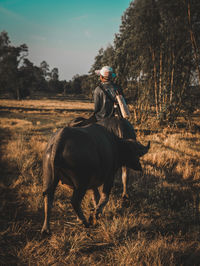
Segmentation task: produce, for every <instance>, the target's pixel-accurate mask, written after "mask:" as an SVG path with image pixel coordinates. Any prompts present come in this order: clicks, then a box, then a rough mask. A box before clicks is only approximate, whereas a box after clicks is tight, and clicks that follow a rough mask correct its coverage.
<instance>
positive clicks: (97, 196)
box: [89, 188, 100, 225]
mask: <svg viewBox="0 0 200 266" xmlns="http://www.w3.org/2000/svg"><path fill="white" fill-rule="evenodd" d="M99 200H100V194H99V190H98V188H94V189H93V193H92V202H93V205H94V209H92V212H91V215H90V218H89V222H90V224H93V225H95V224H96V209H97V206H98V203H99Z"/></svg>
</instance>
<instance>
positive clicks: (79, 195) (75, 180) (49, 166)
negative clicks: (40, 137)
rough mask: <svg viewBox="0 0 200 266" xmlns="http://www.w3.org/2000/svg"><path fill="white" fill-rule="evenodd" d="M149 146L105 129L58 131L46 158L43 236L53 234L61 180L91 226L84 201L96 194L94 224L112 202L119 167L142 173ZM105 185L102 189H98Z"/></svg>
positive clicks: (72, 200)
mask: <svg viewBox="0 0 200 266" xmlns="http://www.w3.org/2000/svg"><path fill="white" fill-rule="evenodd" d="M149 146H150V143H148V145H147V146H143V145H142V144H140V143H138V142H136V141H135V140H124V139H120V138H119V137H117V136H116V135H115V134H114V133H112V132H110V131H108V130H107V129H106V128H105V127H104V126H102V125H99V124H92V125H89V126H86V127H81V128H73V127H65V128H63V129H60V130H58V131H57V133H56V134H54V135H53V136H52V137H51V139H50V141H49V142H48V144H47V148H46V150H45V153H44V158H43V195H44V210H45V220H44V224H43V228H42V231H41V232H42V233H44V232H46V233H48V232H49V229H50V228H49V219H50V212H51V207H52V203H53V197H54V192H55V189H56V186H57V184H58V182H59V180H61V181H62V183H64V184H66V185H68V186H69V187H70V188H72V189H73V195H72V198H71V203H72V206H73V208H74V210H75V212H76V214H77V216H78V218H79V219H80V220H81V222H82V223H83V224H84V225H85V226H86V227H87V226H89V222H88V221H87V220H86V218H85V216H84V214H83V212H82V209H81V201H82V199H83V197H84V195H85V193H86V191H87V190H88V189H91V190H92V191H93V198H94V202H95V210H94V212H93V214H92V215H91V219H89V220H90V221H91V223H92V222H95V219H96V218H97V217H98V215H99V214H100V213H101V212H102V208H103V207H104V206H105V205H106V203H107V202H108V197H109V194H110V191H111V188H112V186H113V181H114V176H115V173H116V171H117V169H118V168H120V167H122V166H126V167H129V168H132V169H135V170H141V164H140V161H139V157H140V156H143V155H144V154H146V153H147V152H148V150H149ZM100 186H101V188H102V189H101V190H99V191H98V188H99V187H100Z"/></svg>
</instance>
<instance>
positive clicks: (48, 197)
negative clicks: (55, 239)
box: [41, 185, 56, 234]
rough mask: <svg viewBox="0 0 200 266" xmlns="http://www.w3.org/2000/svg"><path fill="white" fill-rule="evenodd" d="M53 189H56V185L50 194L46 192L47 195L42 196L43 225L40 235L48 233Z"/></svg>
mask: <svg viewBox="0 0 200 266" xmlns="http://www.w3.org/2000/svg"><path fill="white" fill-rule="evenodd" d="M55 189H56V185H55V187H54V188H53V189H52V190H51V191H50V192H47V194H46V195H45V196H44V224H43V227H42V230H41V233H42V234H43V233H47V234H49V233H50V225H49V221H50V215H51V209H52V205H53V199H54V193H55Z"/></svg>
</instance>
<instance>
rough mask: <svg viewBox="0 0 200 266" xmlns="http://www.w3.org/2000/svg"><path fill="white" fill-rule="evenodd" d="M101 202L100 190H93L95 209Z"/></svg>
mask: <svg viewBox="0 0 200 266" xmlns="http://www.w3.org/2000/svg"><path fill="white" fill-rule="evenodd" d="M99 200H100V194H99V190H98V188H95V189H93V193H92V201H93V205H94V208H95V209H96V207H97V205H98V203H99Z"/></svg>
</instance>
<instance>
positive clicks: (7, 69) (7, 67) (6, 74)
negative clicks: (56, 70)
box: [0, 31, 28, 99]
mask: <svg viewBox="0 0 200 266" xmlns="http://www.w3.org/2000/svg"><path fill="white" fill-rule="evenodd" d="M27 55H28V47H27V46H26V44H22V45H20V46H16V47H15V46H12V45H11V44H10V40H9V37H8V34H7V32H5V31H3V32H2V33H1V34H0V76H1V81H0V85H1V88H2V89H4V90H7V91H10V92H13V93H14V95H15V97H16V98H17V99H20V98H21V96H22V93H21V91H20V89H21V88H20V82H19V66H20V64H21V62H22V61H23V59H24V58H25V57H26V56H27Z"/></svg>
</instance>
